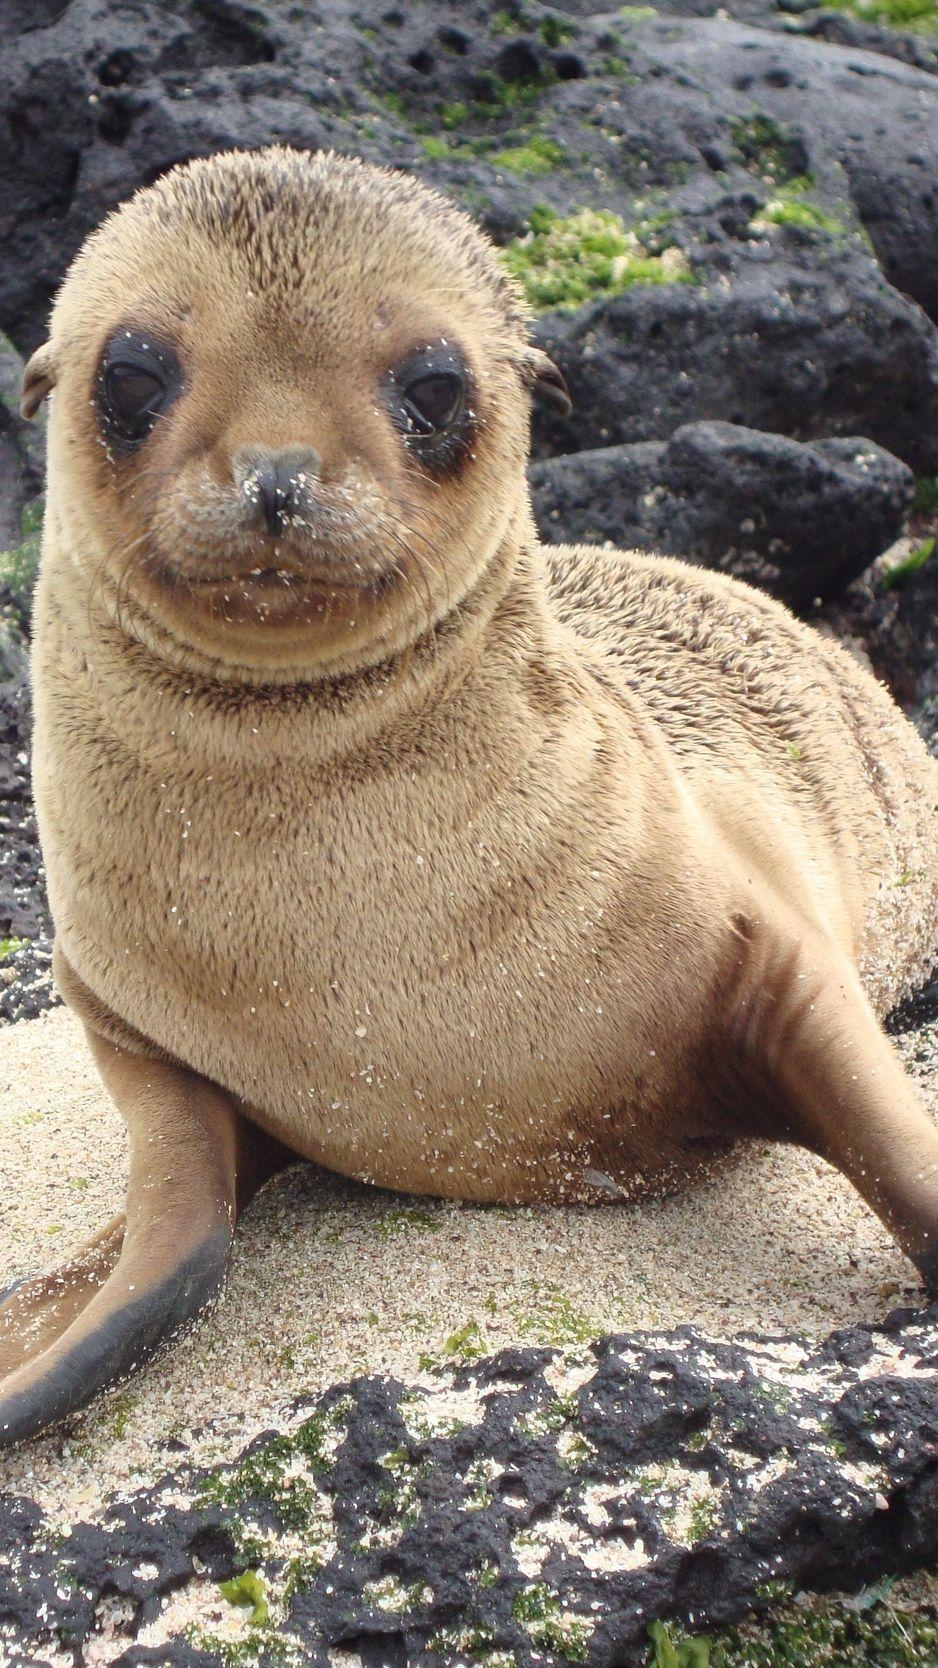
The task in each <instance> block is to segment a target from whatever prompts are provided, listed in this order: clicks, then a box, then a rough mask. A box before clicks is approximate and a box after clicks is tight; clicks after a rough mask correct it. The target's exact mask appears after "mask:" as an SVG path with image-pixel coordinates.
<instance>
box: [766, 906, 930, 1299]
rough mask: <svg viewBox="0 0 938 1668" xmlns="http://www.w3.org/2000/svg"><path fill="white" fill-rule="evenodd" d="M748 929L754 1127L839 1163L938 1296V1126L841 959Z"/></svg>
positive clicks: (805, 943) (821, 947) (818, 947)
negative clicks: (756, 1102)
mask: <svg viewBox="0 0 938 1668" xmlns="http://www.w3.org/2000/svg"><path fill="white" fill-rule="evenodd" d="M746 927H747V930H746V931H741V932H740V937H743V938H746V939H747V940H748V946H749V951H750V957H749V958H746V959H749V961H750V976H749V977H747V978H746V979H745V980H744V981H743V985H742V988H741V990H740V993H739V996H740V997H741V998H742V999H741V1000H737V1002H736V1003H735V1004H734V1006H735V1009H736V1015H735V1020H734V1029H735V1030H736V1042H737V1050H736V1055H737V1058H740V1057H742V1058H744V1059H746V1058H747V1057H748V1061H749V1063H750V1065H751V1068H752V1076H751V1077H750V1082H753V1081H759V1082H761V1085H762V1086H763V1088H764V1090H765V1099H764V1102H763V1104H764V1105H765V1106H766V1107H767V1108H768V1109H769V1121H768V1123H762V1122H761V1119H760V1114H759V1113H758V1112H757V1119H760V1121H759V1129H760V1132H762V1131H764V1132H765V1133H767V1134H770V1135H773V1136H775V1137H776V1138H780V1139H789V1140H794V1141H798V1142H800V1143H801V1144H802V1145H803V1146H806V1147H809V1148H811V1150H812V1151H814V1152H817V1153H819V1154H820V1155H821V1157H822V1158H825V1159H827V1160H828V1162H829V1163H830V1164H833V1165H836V1167H837V1168H838V1169H839V1170H842V1171H843V1172H844V1174H845V1175H846V1176H848V1177H849V1179H850V1180H851V1181H852V1182H853V1184H854V1186H855V1187H856V1188H857V1190H858V1191H859V1192H860V1193H861V1194H862V1195H863V1197H864V1199H866V1201H867V1203H868V1204H869V1205H871V1206H872V1208H873V1210H875V1211H876V1213H877V1215H878V1216H879V1217H881V1218H882V1220H883V1221H884V1222H885V1223H886V1225H887V1227H888V1228H889V1229H890V1230H891V1232H892V1233H893V1234H894V1235H895V1237H896V1239H897V1240H898V1242H899V1244H900V1245H901V1246H902V1249H903V1251H905V1253H906V1255H907V1256H909V1257H910V1258H911V1259H912V1261H913V1262H914V1263H915V1265H916V1267H917V1268H918V1270H919V1272H920V1274H921V1275H922V1278H923V1280H924V1282H925V1285H926V1286H927V1287H928V1289H929V1291H930V1292H932V1293H934V1294H936V1295H938V1128H936V1127H935V1125H934V1123H933V1122H932V1120H931V1118H930V1117H929V1116H928V1113H927V1112H926V1110H925V1108H924V1107H923V1105H922V1104H921V1102H920V1100H919V1098H918V1096H917V1094H916V1092H915V1089H914V1088H913V1086H912V1083H911V1081H910V1080H909V1078H908V1076H907V1075H906V1073H905V1071H904V1070H903V1067H902V1065H901V1063H900V1061H899V1059H898V1057H897V1055H896V1054H895V1053H894V1051H893V1048H892V1045H891V1043H890V1042H889V1039H888V1038H887V1036H886V1035H885V1033H884V1031H883V1030H882V1028H881V1026H880V1024H879V1022H878V1020H877V1018H876V1016H875V1014H874V1012H873V1010H872V1008H871V1007H870V1004H869V1002H868V1000H867V998H866V995H865V993H864V991H863V987H862V985H861V983H860V980H859V978H858V976H857V974H856V973H855V971H854V969H853V968H852V966H851V965H850V963H849V962H848V960H847V959H846V957H845V956H842V955H841V954H840V953H839V952H838V951H837V950H836V949H833V948H831V947H828V946H827V945H825V944H822V943H821V942H820V941H810V940H808V939H806V938H805V937H804V936H803V935H800V936H799V937H798V938H797V939H796V938H795V936H794V935H792V936H791V937H789V936H788V935H787V934H786V935H784V937H781V936H779V937H772V936H771V935H770V934H768V933H766V934H765V936H764V939H763V942H762V944H761V946H760V944H759V939H760V937H761V936H762V935H761V934H760V932H759V931H758V930H756V931H753V930H752V929H751V926H750V924H749V923H746ZM757 971H758V975H759V976H758V977H757V978H753V977H752V975H753V974H754V973H756V972H757ZM746 1075H747V1076H748V1075H749V1074H748V1073H747V1074H746ZM760 1098H761V1097H760Z"/></svg>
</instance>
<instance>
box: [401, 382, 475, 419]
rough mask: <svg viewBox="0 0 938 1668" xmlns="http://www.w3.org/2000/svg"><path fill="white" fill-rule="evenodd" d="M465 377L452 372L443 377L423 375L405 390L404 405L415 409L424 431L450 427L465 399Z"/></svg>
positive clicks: (415, 415) (414, 412) (415, 417)
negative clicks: (463, 382) (463, 380)
mask: <svg viewBox="0 0 938 1668" xmlns="http://www.w3.org/2000/svg"><path fill="white" fill-rule="evenodd" d="M462 394H463V384H462V378H461V377H458V376H456V375H455V374H454V372H452V371H449V372H447V373H445V374H444V375H443V376H422V377H418V379H417V380H416V381H415V382H410V383H408V385H407V387H406V388H405V389H404V404H405V406H409V408H410V410H411V411H412V412H413V415H414V420H415V422H416V424H417V426H418V428H419V429H420V431H421V432H422V433H423V434H434V433H438V432H439V430H441V429H446V428H449V426H450V424H451V423H452V421H453V419H454V417H455V416H456V414H457V412H458V410H459V407H460V404H461V402H462Z"/></svg>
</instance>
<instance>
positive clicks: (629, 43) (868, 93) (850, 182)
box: [0, 0, 938, 470]
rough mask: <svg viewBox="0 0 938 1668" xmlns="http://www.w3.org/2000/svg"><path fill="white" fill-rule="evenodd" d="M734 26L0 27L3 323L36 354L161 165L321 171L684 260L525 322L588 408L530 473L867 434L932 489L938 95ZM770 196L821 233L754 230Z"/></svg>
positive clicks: (293, 11)
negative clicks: (757, 440)
mask: <svg viewBox="0 0 938 1668" xmlns="http://www.w3.org/2000/svg"><path fill="white" fill-rule="evenodd" d="M748 9H749V11H750V13H752V12H753V11H754V12H756V13H757V14H758V16H757V21H756V23H755V24H754V23H752V22H750V23H746V22H740V21H737V20H735V19H733V18H730V17H727V16H725V15H721V16H707V17H698V16H694V17H681V16H674V15H670V16H669V15H655V16H650V17H646V16H642V15H634V16H630V15H629V14H628V12H626V13H624V14H623V13H621V12H614V11H610V10H606V11H599V10H597V8H595V7H587V6H576V5H568V6H566V7H562V8H556V7H547V6H544V5H542V4H540V3H539V0H529V3H526V4H525V7H524V9H523V13H522V12H520V11H519V9H518V7H517V6H514V5H511V6H508V7H507V8H502V9H501V10H496V9H494V8H492V7H491V6H488V5H484V4H482V3H481V0H460V4H458V5H457V4H456V3H455V0H428V3H427V4H423V5H421V6H419V7H404V6H399V5H394V4H391V3H389V4H388V5H387V6H386V7H384V8H381V9H379V10H377V11H375V12H371V11H369V12H368V13H367V16H366V14H364V13H362V12H361V9H360V8H358V7H357V6H355V5H354V4H353V3H352V0H318V3H317V4H308V5H290V4H273V3H272V0H258V3H257V4H251V5H247V4H238V3H234V0H231V3H226V0H179V3H178V4H175V5H173V6H172V7H168V6H160V5H157V4H155V3H154V0H137V3H136V4H134V5H133V6H129V5H128V6H121V7H114V6H112V5H111V4H109V3H108V0H72V3H71V4H69V5H66V6H64V7H63V6H60V5H49V6H47V7H46V8H45V9H44V10H43V11H42V13H41V16H40V21H39V23H38V24H37V20H36V18H35V16H34V15H33V14H32V12H31V13H30V15H29V18H28V20H27V21H25V22H24V21H23V20H22V17H19V21H17V19H16V18H13V19H11V22H10V27H9V29H8V30H7V32H6V35H5V45H6V47H7V59H6V70H5V75H4V78H3V85H2V88H0V114H2V117H3V122H2V124H0V136H2V137H0V234H2V236H3V240H4V247H5V249H6V251H7V258H6V260H5V262H4V267H3V273H2V275H0V326H2V327H3V328H6V329H7V330H8V331H9V333H10V335H11V336H12V338H13V340H14V341H15V343H16V345H17V347H18V348H19V349H20V350H21V351H26V350H27V349H28V348H30V347H32V346H33V345H34V344H35V343H36V342H37V341H38V340H39V339H40V337H41V335H42V331H43V321H44V315H45V312H46V309H47V306H48V303H49V299H50V297H51V295H52V293H53V291H54V289H55V286H56V284H57V282H58V280H59V278H60V276H61V274H62V272H63V270H64V267H65V265H66V263H67V261H68V260H69V259H70V257H71V256H72V254H73V253H74V252H75V250H76V249H77V247H78V246H79V244H80V243H81V241H82V239H83V238H84V236H85V235H86V234H87V232H88V231H89V230H90V229H91V228H92V227H93V226H94V225H95V224H97V222H98V221H99V220H100V219H101V217H102V215H103V214H104V213H105V212H106V211H107V209H109V208H110V207H111V206H112V205H113V204H114V203H115V202H117V201H118V200H119V199H120V198H121V197H123V196H125V195H127V193H128V192H130V191H131V190H133V189H134V188H135V187H136V186H138V185H139V184H141V183H142V182H145V181H148V180H151V179H153V178H154V177H156V176H157V175H158V174H159V173H160V172H161V171H163V170H165V169H166V168H168V167H169V166H171V165H172V164H173V163H174V162H176V161H178V160H180V159H181V158H183V157H187V156H191V155H194V154H203V153H205V152H209V151H212V150H216V149H218V148H220V147H224V146H230V145H248V146H251V145H259V144H263V143H268V142H270V141H271V140H274V139H282V140H287V141H289V142H291V143H294V144H298V145H305V146H321V145H334V146H336V147H337V148H338V149H340V150H346V151H354V152H357V153H358V154H361V155H364V156H366V157H369V158H371V159H373V160H377V161H381V162H386V163H390V164H393V165H396V166H401V167H405V168H411V169H419V171H420V172H421V174H422V175H423V177H425V178H426V179H428V180H430V181H433V182H436V183H437V184H438V185H440V186H441V187H442V188H443V189H444V190H447V191H449V192H451V193H452V194H453V195H454V196H455V197H456V198H457V200H459V201H461V202H462V203H463V204H464V205H465V206H466V207H468V208H469V209H470V210H472V211H473V212H475V213H476V214H477V215H478V216H479V217H480V219H481V220H482V223H483V224H484V225H485V226H486V227H487V228H488V229H489V230H490V231H491V233H492V234H493V236H495V237H496V239H497V240H499V241H505V240H507V239H509V238H512V237H516V236H519V235H521V234H522V233H523V232H524V231H525V227H526V225H527V223H528V217H529V215H530V213H531V211H532V209H533V208H534V206H535V205H537V204H546V205H547V206H548V207H550V208H553V209H554V210H555V211H557V212H559V213H561V214H566V213H570V212H571V211H572V210H573V209H575V208H576V207H579V206H582V205H584V204H588V205H590V206H593V207H599V208H603V207H607V208H611V209H614V210H615V211H616V212H617V213H619V214H620V215H622V216H623V218H624V219H625V220H626V221H627V222H628V223H630V224H631V223H633V222H640V221H641V220H642V219H643V217H647V216H648V214H649V213H651V215H652V217H653V218H655V219H656V221H657V223H658V228H659V232H660V234H661V236H662V237H664V238H665V239H666V240H667V241H668V242H670V243H671V244H673V246H674V247H676V248H679V249H681V250H682V251H683V252H684V255H685V257H686V260H687V263H688V266H689V269H690V273H691V276H692V279H693V282H692V283H688V284H668V285H663V286H661V287H660V288H658V289H649V288H642V289H641V290H632V291H630V292H629V293H628V294H627V295H625V296H622V297H619V298H616V299H614V300H611V301H608V302H605V301H602V302H598V303H596V304H594V305H593V306H591V307H589V308H587V309H585V310H583V311H582V312H580V313H577V314H574V315H573V316H564V315H560V316H557V317H553V318H548V319H546V320H545V321H544V322H543V325H542V333H543V335H544V338H545V340H548V341H550V342H552V343H554V344H555V345H556V349H557V352H558V353H559V355H560V357H561V359H562V360H563V362H564V365H565V367H566V369H567V370H568V372H569V375H570V377H571V380H572V382H573V384H574V389H575V392H576V393H577V394H579V395H582V394H583V392H584V391H585V390H586V391H588V393H589V401H588V403H584V402H583V400H582V399H581V401H580V410H579V412H578V415H577V417H576V418H575V419H574V420H573V421H572V422H567V423H562V422H556V421H555V422H552V423H550V422H548V423H545V424H543V425H542V427H541V429H540V444H541V446H542V447H543V448H545V449H550V450H562V451H568V450H571V449H580V448H585V447H596V446H600V445H609V444H614V443H616V442H623V441H634V440H643V439H665V438H667V436H668V435H669V434H670V433H671V432H673V430H674V429H675V428H677V427H679V426H680V425H682V424H684V423H687V422H692V421H696V420H699V419H709V418H714V419H720V420H724V421H727V420H728V421H733V422H737V423H742V424H745V425H747V426H752V427H759V428H767V429H771V430H773V431H776V432H779V433H782V434H789V435H791V436H793V437H795V438H800V439H813V438H818V437H820V436H824V435H854V434H864V435H867V436H869V437H870V438H871V439H872V440H874V441H876V442H878V443H879V444H880V445H883V446H886V447H888V448H889V449H890V450H891V451H894V452H896V453H897V454H898V455H899V456H900V457H902V458H904V459H905V460H906V461H907V462H909V463H911V464H912V465H913V466H914V467H915V468H916V469H920V470H921V469H929V468H935V467H936V466H938V337H936V331H935V326H934V323H933V319H934V318H935V317H936V316H938V214H936V213H935V212H934V211H935V203H936V196H935V183H934V182H935V179H936V178H938V120H936V110H938V82H936V78H935V76H934V75H933V74H932V73H930V67H918V66H916V65H913V64H909V63H904V62H900V61H899V60H898V59H897V58H895V57H894V56H889V55H886V54H885V53H884V52H883V51H881V50H879V48H878V44H877V43H878V41H879V37H880V35H884V34H885V33H886V32H884V31H880V32H879V34H877V32H876V31H875V30H874V31H872V32H870V31H867V32H866V33H865V34H863V36H862V38H863V41H864V43H865V44H864V46H856V47H854V46H829V45H827V44H826V42H825V40H824V39H815V38H811V37H810V36H809V35H807V34H805V33H804V32H803V29H802V23H801V20H799V19H792V18H791V17H790V16H787V15H785V14H782V13H776V12H773V11H772V9H771V8H770V7H769V6H768V5H756V4H755V0H754V4H753V6H752V7H750V8H748ZM638 10H639V11H640V8H639V9H638ZM823 16H829V14H823ZM506 20H507V21H506ZM815 21H818V20H817V19H815ZM792 25H795V26H796V30H795V31H793V30H792ZM804 27H807V25H805V26H804ZM786 31H787V32H786ZM889 38H890V39H892V40H894V39H895V37H892V36H890V37H889ZM871 48H872V49H871ZM532 136H534V137H536V138H538V139H539V140H540V141H541V142H543V140H544V139H545V138H550V139H551V140H552V141H553V142H554V143H555V144H556V145H558V146H560V147H561V155H560V158H559V160H557V161H556V163H555V164H553V165H551V164H550V163H549V162H548V164H547V165H546V168H545V167H544V166H542V161H543V159H540V160H538V159H535V162H534V165H533V166H532V164H531V160H530V155H528V157H527V159H525V157H524V156H522V159H521V160H520V161H519V159H518V154H517V153H518V151H519V150H521V151H522V152H523V149H524V146H525V144H526V143H527V142H528V141H529V140H530V139H531V137H532ZM428 138H429V140H430V143H429V144H427V140H428ZM506 153H507V156H508V161H505V160H504V158H505V155H506ZM792 180H800V181H802V182H805V181H806V182H807V184H808V186H809V187H810V193H811V202H812V204H814V203H815V200H816V205H817V206H818V209H819V212H820V214H821V218H820V219H817V218H815V221H814V222H813V223H812V224H808V225H805V224H791V223H787V222H785V223H775V222H773V221H772V220H771V218H770V220H769V221H768V222H766V221H765V220H764V216H763V215H762V211H764V210H765V209H766V206H767V205H770V214H771V204H772V202H773V198H774V197H775V196H777V193H778V191H779V190H780V189H781V190H784V189H785V187H786V185H788V184H790V182H791V181H792ZM760 216H761V218H760ZM662 217H663V218H662ZM662 228H663V229H662Z"/></svg>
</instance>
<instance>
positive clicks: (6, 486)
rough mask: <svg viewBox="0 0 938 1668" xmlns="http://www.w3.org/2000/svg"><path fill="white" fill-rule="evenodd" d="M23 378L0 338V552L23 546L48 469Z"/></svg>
mask: <svg viewBox="0 0 938 1668" xmlns="http://www.w3.org/2000/svg"><path fill="white" fill-rule="evenodd" d="M22 375H23V361H22V359H21V358H20V355H19V354H18V353H17V352H16V349H15V348H14V347H13V346H12V344H11V343H10V342H8V341H7V340H6V337H5V336H0V551H5V550H7V549H8V548H9V547H10V546H11V545H18V544H19V542H20V539H21V538H22V534H23V526H22V523H23V515H24V512H25V511H27V510H28V509H29V507H30V505H31V504H32V503H33V502H34V501H35V500H36V498H37V497H38V496H39V494H40V493H41V491H42V481H43V470H44V465H45V457H44V446H43V435H42V425H41V424H31V423H25V422H24V421H23V419H22V417H21V416H20V410H19V407H20V382H21V379H22ZM2 600H3V569H2V558H0V602H2ZM2 676H3V674H2V673H0V677H2Z"/></svg>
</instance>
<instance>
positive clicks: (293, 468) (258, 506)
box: [234, 446, 319, 535]
mask: <svg viewBox="0 0 938 1668" xmlns="http://www.w3.org/2000/svg"><path fill="white" fill-rule="evenodd" d="M234 469H235V479H236V481H237V482H238V485H239V486H240V488H241V493H242V496H243V497H244V498H245V499H246V500H247V503H248V505H249V506H250V510H251V514H252V519H253V520H255V521H257V522H258V523H260V524H262V525H263V526H264V527H265V528H266V529H267V532H268V533H270V534H272V535H273V534H277V533H282V532H283V530H284V527H285V525H286V523H287V519H288V518H289V517H291V516H295V515H296V513H297V511H298V510H299V509H301V508H303V507H304V506H305V505H307V504H308V503H309V501H310V489H311V487H312V484H313V482H314V481H315V479H316V476H317V475H318V472H319V457H318V454H317V453H316V452H314V451H313V450H312V448H311V447H310V446H284V447H282V448H281V449H280V450H278V451H276V452H272V451H269V450H266V449H265V448H262V447H260V446H245V447H243V448H242V450H241V451H240V452H239V453H238V454H237V456H236V457H235V459H234Z"/></svg>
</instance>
